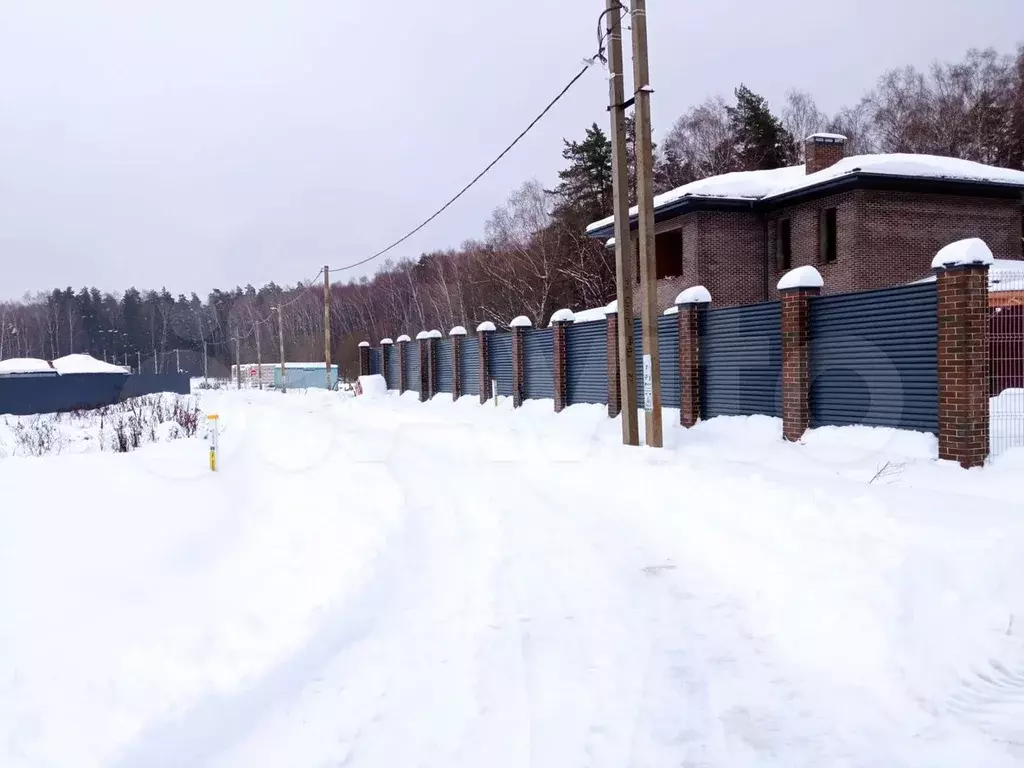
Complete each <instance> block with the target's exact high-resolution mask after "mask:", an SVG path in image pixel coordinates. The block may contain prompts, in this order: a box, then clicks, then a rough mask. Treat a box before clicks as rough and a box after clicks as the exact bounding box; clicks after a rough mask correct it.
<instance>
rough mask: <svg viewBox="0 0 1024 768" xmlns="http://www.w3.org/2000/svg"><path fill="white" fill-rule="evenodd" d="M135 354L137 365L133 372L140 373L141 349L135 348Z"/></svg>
mask: <svg viewBox="0 0 1024 768" xmlns="http://www.w3.org/2000/svg"><path fill="white" fill-rule="evenodd" d="M135 354H136V355H138V357H139V365H138V367H137V368H136V369H135V372H136V373H142V350H141V349H137V350H135Z"/></svg>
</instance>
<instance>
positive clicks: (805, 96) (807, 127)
mask: <svg viewBox="0 0 1024 768" xmlns="http://www.w3.org/2000/svg"><path fill="white" fill-rule="evenodd" d="M827 124H828V118H826V117H825V114H824V113H823V112H822V111H821V110H820V109H818V105H817V104H815V103H814V97H813V96H811V94H809V93H808V92H807V91H799V90H796V89H793V90H791V91H789V92H788V93H787V94H786V105H785V106H784V107H783V108H782V125H783V127H784V128H785V129H786V130H787V131H789V132H790V133H791V134H792V136H793V138H794V139H795V140H796V145H797V152H798V153H799V157H800V160H801V161H802V160H805V159H806V158H805V157H804V139H805V138H807V137H808V136H810V135H811V134H812V133H817V132H819V131H822V130H824V129H825V127H826V126H827Z"/></svg>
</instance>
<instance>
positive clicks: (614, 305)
mask: <svg viewBox="0 0 1024 768" xmlns="http://www.w3.org/2000/svg"><path fill="white" fill-rule="evenodd" d="M604 313H605V314H606V315H617V314H619V302H618V299H616V300H615V301H613V302H611V303H610V304H609V305H608V306H607V307H605V308H604Z"/></svg>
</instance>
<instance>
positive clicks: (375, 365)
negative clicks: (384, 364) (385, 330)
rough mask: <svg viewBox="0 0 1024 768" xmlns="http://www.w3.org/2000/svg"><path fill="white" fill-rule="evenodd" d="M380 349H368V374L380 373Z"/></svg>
mask: <svg viewBox="0 0 1024 768" xmlns="http://www.w3.org/2000/svg"><path fill="white" fill-rule="evenodd" d="M380 354H381V352H380V350H379V349H371V350H370V375H371V376H374V375H376V374H379V373H380Z"/></svg>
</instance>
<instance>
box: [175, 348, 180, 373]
mask: <svg viewBox="0 0 1024 768" xmlns="http://www.w3.org/2000/svg"><path fill="white" fill-rule="evenodd" d="M174 367H175V368H176V369H177V372H178V373H181V350H180V349H176V350H174Z"/></svg>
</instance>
